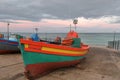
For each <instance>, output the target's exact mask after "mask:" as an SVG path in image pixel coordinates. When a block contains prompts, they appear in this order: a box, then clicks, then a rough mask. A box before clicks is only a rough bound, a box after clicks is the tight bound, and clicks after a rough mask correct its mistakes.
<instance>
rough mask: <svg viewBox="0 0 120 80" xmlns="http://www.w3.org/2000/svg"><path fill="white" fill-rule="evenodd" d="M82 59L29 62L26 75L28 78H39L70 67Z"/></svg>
mask: <svg viewBox="0 0 120 80" xmlns="http://www.w3.org/2000/svg"><path fill="white" fill-rule="evenodd" d="M79 62H80V60H75V61H65V62H51V63H39V64H29V65H27V66H26V67H25V70H26V71H25V75H26V77H27V78H28V79H31V80H32V79H33V78H37V77H40V76H43V75H45V74H48V73H49V72H51V71H53V70H55V69H57V68H61V67H69V66H74V65H76V64H78V63H79Z"/></svg>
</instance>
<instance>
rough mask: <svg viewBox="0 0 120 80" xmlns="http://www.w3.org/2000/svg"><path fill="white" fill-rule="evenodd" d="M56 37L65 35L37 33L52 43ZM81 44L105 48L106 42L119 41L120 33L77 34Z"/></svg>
mask: <svg viewBox="0 0 120 80" xmlns="http://www.w3.org/2000/svg"><path fill="white" fill-rule="evenodd" d="M21 35H24V36H28V37H29V36H30V33H26V34H25V33H22V34H21ZM56 36H59V37H61V38H62V39H64V38H65V37H66V33H39V37H40V38H41V39H45V40H49V41H52V40H54V39H55V38H56ZM79 37H80V38H81V42H83V43H85V44H88V45H91V46H107V45H108V41H114V40H120V33H79Z"/></svg>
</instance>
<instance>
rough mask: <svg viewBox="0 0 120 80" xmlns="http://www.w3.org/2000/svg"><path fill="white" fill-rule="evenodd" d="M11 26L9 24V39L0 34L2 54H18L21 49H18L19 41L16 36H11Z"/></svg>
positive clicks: (0, 50)
mask: <svg viewBox="0 0 120 80" xmlns="http://www.w3.org/2000/svg"><path fill="white" fill-rule="evenodd" d="M9 25H10V23H9V22H8V23H7V38H6V37H5V36H4V35H3V34H0V54H6V53H18V52H20V49H19V48H18V41H17V38H16V35H15V34H12V35H10V36H9Z"/></svg>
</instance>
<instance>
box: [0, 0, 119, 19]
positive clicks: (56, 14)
mask: <svg viewBox="0 0 120 80" xmlns="http://www.w3.org/2000/svg"><path fill="white" fill-rule="evenodd" d="M119 4H120V0H34V1H33V0H0V19H13V20H29V21H39V20H41V19H44V18H48V19H73V18H76V17H85V18H96V17H101V16H107V15H113V16H120V14H119V13H120V6H119Z"/></svg>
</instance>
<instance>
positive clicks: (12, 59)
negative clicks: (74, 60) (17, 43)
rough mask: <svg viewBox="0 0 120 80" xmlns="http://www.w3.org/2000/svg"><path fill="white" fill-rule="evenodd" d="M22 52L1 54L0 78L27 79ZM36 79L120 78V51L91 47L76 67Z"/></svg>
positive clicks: (106, 79)
mask: <svg viewBox="0 0 120 80" xmlns="http://www.w3.org/2000/svg"><path fill="white" fill-rule="evenodd" d="M23 72H24V65H23V61H22V58H21V55H20V54H6V55H0V80H26V78H25V77H24V74H23ZM36 80H120V52H118V51H114V50H112V49H108V48H105V47H91V48H90V50H89V53H88V55H86V58H85V59H84V60H82V61H81V63H79V64H78V65H76V66H75V67H69V68H61V69H58V70H55V71H53V72H51V73H49V74H47V75H45V76H43V77H40V78H38V79H36Z"/></svg>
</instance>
